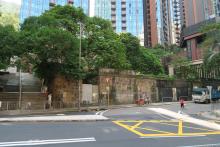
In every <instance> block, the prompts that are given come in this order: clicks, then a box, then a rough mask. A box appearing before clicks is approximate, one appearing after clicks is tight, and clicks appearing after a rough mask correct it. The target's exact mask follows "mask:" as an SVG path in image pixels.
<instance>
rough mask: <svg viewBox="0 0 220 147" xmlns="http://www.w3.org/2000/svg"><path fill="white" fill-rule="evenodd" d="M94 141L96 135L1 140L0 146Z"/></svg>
mask: <svg viewBox="0 0 220 147" xmlns="http://www.w3.org/2000/svg"><path fill="white" fill-rule="evenodd" d="M93 141H96V140H95V138H94V137H91V138H72V139H54V140H29V141H16V142H0V147H8V146H33V145H46V144H65V143H77V142H93Z"/></svg>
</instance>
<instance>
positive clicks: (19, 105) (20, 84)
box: [18, 67, 22, 109]
mask: <svg viewBox="0 0 220 147" xmlns="http://www.w3.org/2000/svg"><path fill="white" fill-rule="evenodd" d="M21 90H22V83H21V67H20V69H19V104H18V107H19V109H21Z"/></svg>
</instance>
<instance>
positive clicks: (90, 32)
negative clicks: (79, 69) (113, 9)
mask: <svg viewBox="0 0 220 147" xmlns="http://www.w3.org/2000/svg"><path fill="white" fill-rule="evenodd" d="M84 35H85V38H84V42H83V44H84V45H83V49H82V51H83V56H84V59H85V66H86V69H87V70H88V76H89V77H90V75H96V74H97V72H98V69H99V68H116V69H127V68H128V67H129V66H130V65H129V63H128V61H127V59H126V51H125V46H124V45H123V44H122V43H121V41H120V39H119V37H118V35H117V34H116V33H115V32H114V31H113V29H112V26H111V23H110V22H109V21H107V20H104V19H101V18H97V17H93V18H87V20H86V23H85V26H84Z"/></svg>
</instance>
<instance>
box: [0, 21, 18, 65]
mask: <svg viewBox="0 0 220 147" xmlns="http://www.w3.org/2000/svg"><path fill="white" fill-rule="evenodd" d="M0 38H1V39H0V69H6V68H7V67H8V66H9V65H10V59H11V58H12V57H13V56H16V55H18V53H19V50H18V49H17V47H16V45H17V43H18V32H16V31H15V29H14V27H13V26H2V25H0Z"/></svg>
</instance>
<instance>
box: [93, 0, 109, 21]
mask: <svg viewBox="0 0 220 147" xmlns="http://www.w3.org/2000/svg"><path fill="white" fill-rule="evenodd" d="M93 8H94V15H95V16H97V17H101V18H104V19H108V20H111V1H110V0H95V3H94V7H93Z"/></svg>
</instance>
